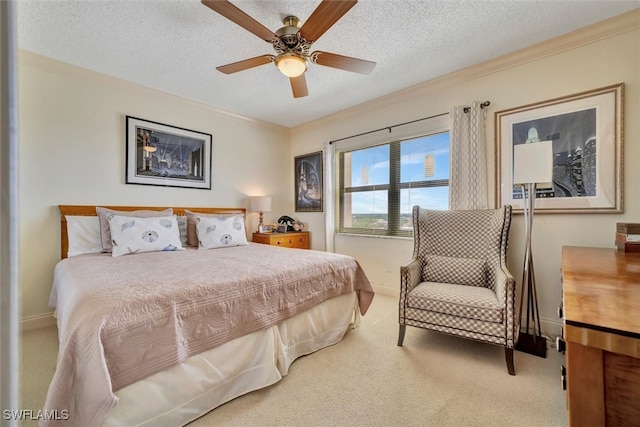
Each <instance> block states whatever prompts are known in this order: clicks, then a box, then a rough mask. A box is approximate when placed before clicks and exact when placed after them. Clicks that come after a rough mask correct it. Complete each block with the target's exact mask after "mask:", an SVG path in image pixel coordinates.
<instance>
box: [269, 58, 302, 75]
mask: <svg viewBox="0 0 640 427" xmlns="http://www.w3.org/2000/svg"><path fill="white" fill-rule="evenodd" d="M275 62H276V67H278V70H280V72H281V73H282V74H284V75H285V76H287V77H298V76H300V75H302V74H304V72H305V71H307V60H306V59H304V58H303V57H301V56H299V55H296V54H295V53H283V54H282V55H278V56H277V57H276V61H275Z"/></svg>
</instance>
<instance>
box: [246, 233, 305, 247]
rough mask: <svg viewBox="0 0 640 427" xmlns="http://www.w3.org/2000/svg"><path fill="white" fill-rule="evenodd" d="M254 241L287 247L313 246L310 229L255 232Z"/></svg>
mask: <svg viewBox="0 0 640 427" xmlns="http://www.w3.org/2000/svg"><path fill="white" fill-rule="evenodd" d="M253 241H254V242H255V243H263V244H265V245H272V246H282V247H285V248H298V249H310V248H311V242H310V239H309V232H308V231H296V232H291V233H253Z"/></svg>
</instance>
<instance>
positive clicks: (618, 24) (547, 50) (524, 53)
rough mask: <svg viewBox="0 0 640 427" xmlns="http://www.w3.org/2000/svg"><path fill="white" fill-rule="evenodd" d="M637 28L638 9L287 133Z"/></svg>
mask: <svg viewBox="0 0 640 427" xmlns="http://www.w3.org/2000/svg"><path fill="white" fill-rule="evenodd" d="M638 29H640V8H638V9H634V10H632V11H630V12H627V13H624V14H622V15H618V16H615V17H613V18H609V19H606V20H604V21H600V22H598V23H595V24H593V25H589V26H587V27H584V28H580V29H578V30H575V31H572V32H570V33H567V34H564V35H561V36H558V37H554V38H552V39H549V40H547V41H544V42H541V43H537V44H535V45H532V46H529V47H527V48H524V49H521V50H519V51H516V52H513V53H509V54H507V55H503V56H500V57H498V58H495V59H491V60H488V61H485V62H482V63H480V64H476V65H473V66H471V67H467V68H464V69H461V70H458V71H454V72H452V73H449V74H446V75H444V76H441V77H437V78H435V79H431V80H428V81H425V82H422V83H419V84H417V85H414V86H411V87H409V88H406V89H402V90H399V91H396V92H393V93H391V94H388V95H383V96H381V97H378V98H376V99H373V100H371V101H368V102H365V103H363V104H360V105H357V106H355V107H352V108H348V109H345V110H342V111H340V112H337V113H335V114H331V115H329V116H326V117H323V118H320V119H318V120H314V121H312V122H308V123H305V124H303V125H300V126H297V127H295V128H292V130H291V135H292V136H294V135H296V134H299V133H302V132H305V131H308V130H310V129H315V128H321V127H324V126H327V125H329V124H331V123H334V122H336V121H343V120H345V119H348V118H350V117H356V116H360V115H362V114H366V113H369V112H372V111H375V110H378V109H381V108H384V107H385V106H388V105H390V104H395V103H398V102H401V101H402V100H403V99H406V98H408V97H416V96H422V95H423V94H425V93H429V92H432V91H435V90H438V89H441V88H442V87H446V86H452V85H455V84H459V83H462V82H465V81H469V80H473V79H476V78H479V77H482V76H484V75H487V74H492V73H496V72H499V71H503V70H507V69H509V68H513V67H516V66H519V65H523V64H526V63H529V62H534V61H537V60H540V59H542V58H545V57H549V56H552V55H556V54H559V53H562V52H566V51H568V50H572V49H576V48H579V47H581V46H585V45H588V44H592V43H596V42H599V41H601V40H605V39H609V38H612V37H617V36H619V35H622V34H625V33H628V32H630V31H637V30H638Z"/></svg>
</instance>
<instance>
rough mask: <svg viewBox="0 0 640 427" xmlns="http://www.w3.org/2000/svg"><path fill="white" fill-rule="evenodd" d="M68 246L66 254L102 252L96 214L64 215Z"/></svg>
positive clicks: (98, 222)
mask: <svg viewBox="0 0 640 427" xmlns="http://www.w3.org/2000/svg"><path fill="white" fill-rule="evenodd" d="M65 218H66V219H67V237H68V239H69V246H68V250H67V256H68V257H72V256H76V255H82V254H95V253H99V252H102V239H101V237H100V221H99V220H98V217H97V216H81V215H78V216H76V215H65Z"/></svg>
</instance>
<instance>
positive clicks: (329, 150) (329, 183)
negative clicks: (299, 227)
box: [322, 141, 336, 252]
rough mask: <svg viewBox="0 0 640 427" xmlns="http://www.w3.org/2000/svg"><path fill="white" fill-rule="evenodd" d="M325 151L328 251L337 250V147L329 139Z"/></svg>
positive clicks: (326, 242) (325, 211)
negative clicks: (335, 237)
mask: <svg viewBox="0 0 640 427" xmlns="http://www.w3.org/2000/svg"><path fill="white" fill-rule="evenodd" d="M322 153H323V157H324V158H323V159H322V160H323V162H322V165H323V169H324V171H323V174H324V195H323V197H324V201H323V204H324V240H325V243H324V246H325V250H326V251H327V252H335V243H334V236H335V232H336V220H335V206H334V205H335V197H334V193H333V189H334V187H335V182H334V181H335V174H334V167H335V157H336V150H335V147H334V146H333V145H332V144H330V143H329V142H328V141H325V143H324V149H323V150H322Z"/></svg>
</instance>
